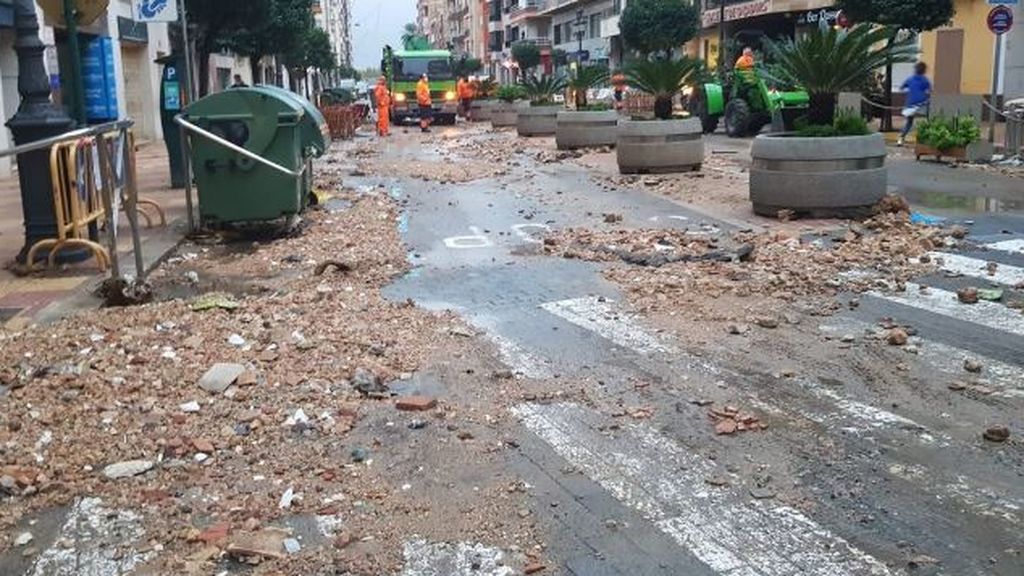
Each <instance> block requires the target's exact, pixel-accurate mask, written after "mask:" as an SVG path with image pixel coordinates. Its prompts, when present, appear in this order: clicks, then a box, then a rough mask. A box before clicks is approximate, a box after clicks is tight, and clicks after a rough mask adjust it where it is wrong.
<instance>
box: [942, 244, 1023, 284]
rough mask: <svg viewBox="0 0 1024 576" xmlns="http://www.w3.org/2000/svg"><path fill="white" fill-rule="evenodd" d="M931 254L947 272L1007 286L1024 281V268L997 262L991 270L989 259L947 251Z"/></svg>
mask: <svg viewBox="0 0 1024 576" xmlns="http://www.w3.org/2000/svg"><path fill="white" fill-rule="evenodd" d="M929 256H931V258H932V259H934V260H935V261H937V262H939V263H940V264H939V267H940V268H941V269H942V270H944V271H946V272H952V273H954V274H960V275H962V276H970V277H972V278H980V279H982V280H986V281H988V282H994V283H996V284H1005V285H1007V286H1016V285H1017V284H1020V283H1021V282H1024V268H1018V267H1016V266H1010V265H1008V264H998V263H997V264H996V266H995V267H994V269H992V271H991V272H989V262H988V261H987V260H979V259H977V258H970V257H967V256H961V255H959V254H950V253H946V252H932V253H931V254H929Z"/></svg>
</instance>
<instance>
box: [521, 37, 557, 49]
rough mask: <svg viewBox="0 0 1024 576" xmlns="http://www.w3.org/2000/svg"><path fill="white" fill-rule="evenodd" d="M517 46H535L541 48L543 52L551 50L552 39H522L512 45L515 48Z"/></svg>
mask: <svg viewBox="0 0 1024 576" xmlns="http://www.w3.org/2000/svg"><path fill="white" fill-rule="evenodd" d="M516 44H533V45H535V46H536V47H538V48H540V49H541V50H545V49H546V50H550V49H551V39H550V38H520V39H519V40H516V41H515V42H513V43H512V45H513V46H515V45H516Z"/></svg>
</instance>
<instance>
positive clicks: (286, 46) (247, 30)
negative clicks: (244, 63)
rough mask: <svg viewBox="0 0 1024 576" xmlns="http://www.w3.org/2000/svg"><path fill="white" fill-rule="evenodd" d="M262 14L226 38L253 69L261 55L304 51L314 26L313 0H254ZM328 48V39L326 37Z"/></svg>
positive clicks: (255, 67) (254, 69)
mask: <svg viewBox="0 0 1024 576" xmlns="http://www.w3.org/2000/svg"><path fill="white" fill-rule="evenodd" d="M253 4H256V5H262V6H263V13H264V18H262V19H261V20H260V21H259V22H257V23H254V24H250V25H248V26H245V27H243V28H242V29H240V30H238V31H237V32H236V33H235V34H234V35H233V36H232V37H231V39H230V40H229V41H228V42H229V45H230V47H231V48H232V50H234V52H235V53H237V54H240V55H242V56H248V57H249V60H250V64H251V66H252V68H253V72H254V77H255V75H256V74H255V71H256V70H257V68H258V67H259V61H260V60H261V59H262V58H263V57H264V56H270V55H283V56H287V55H289V54H290V55H292V57H293V58H294V55H295V54H298V53H303V52H304V51H305V50H306V46H305V45H304V44H305V43H306V42H307V41H308V38H307V35H308V34H309V33H310V32H311V31H312V30H313V29H314V28H315V24H314V22H313V12H312V4H313V3H312V0H255V1H254V2H253ZM327 44H328V49H329V48H330V41H329V40H328V41H327Z"/></svg>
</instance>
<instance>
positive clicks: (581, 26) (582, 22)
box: [575, 10, 587, 66]
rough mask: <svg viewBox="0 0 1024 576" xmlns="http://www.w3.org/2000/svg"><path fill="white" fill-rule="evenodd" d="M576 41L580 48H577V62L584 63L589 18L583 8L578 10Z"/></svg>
mask: <svg viewBox="0 0 1024 576" xmlns="http://www.w3.org/2000/svg"><path fill="white" fill-rule="evenodd" d="M575 24H576V41H577V43H578V44H579V48H577V50H576V62H577V63H578V64H579V65H580V66H582V65H583V36H584V34H586V30H587V28H586V26H587V20H586V18H584V16H583V10H577V11H576V23H575Z"/></svg>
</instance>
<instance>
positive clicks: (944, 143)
mask: <svg viewBox="0 0 1024 576" xmlns="http://www.w3.org/2000/svg"><path fill="white" fill-rule="evenodd" d="M979 142H981V128H979V127H978V123H977V122H975V120H974V118H972V117H970V116H957V117H954V118H943V117H942V116H937V117H935V118H929V119H927V120H924V121H922V122H921V123H920V124H918V127H917V144H916V145H915V146H914V154H915V155H916V156H917V159H918V160H920V159H921V157H922V156H934V157H935V158H936V159H937V160H942V159H943V158H951V159H953V160H958V161H968V162H977V161H980V160H984V159H985V156H986V154H985V152H986V151H985V150H979V148H985V147H982V146H978V143H979ZM989 155H990V154H989Z"/></svg>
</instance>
